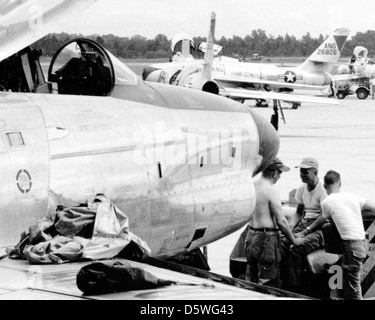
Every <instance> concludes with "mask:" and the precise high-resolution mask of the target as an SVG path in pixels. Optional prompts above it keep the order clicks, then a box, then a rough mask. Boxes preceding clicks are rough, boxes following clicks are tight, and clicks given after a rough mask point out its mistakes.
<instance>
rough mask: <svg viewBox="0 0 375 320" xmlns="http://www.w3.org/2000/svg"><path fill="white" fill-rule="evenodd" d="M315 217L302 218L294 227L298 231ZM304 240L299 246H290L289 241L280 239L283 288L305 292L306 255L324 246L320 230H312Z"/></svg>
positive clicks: (295, 231) (294, 230)
mask: <svg viewBox="0 0 375 320" xmlns="http://www.w3.org/2000/svg"><path fill="white" fill-rule="evenodd" d="M314 221H315V219H308V220H304V219H303V220H302V221H301V222H300V223H299V224H298V225H297V226H296V227H295V228H294V229H293V233H298V232H301V231H303V230H304V229H306V227H308V226H309V225H311V224H312V223H313V222H314ZM305 239H306V241H305V242H304V243H303V244H301V245H299V246H291V245H290V241H289V240H288V239H286V238H285V237H283V239H282V257H283V266H282V273H283V274H282V279H283V283H284V284H285V286H286V287H285V289H290V290H297V291H298V292H299V293H306V292H305V291H306V289H307V288H305V286H306V285H307V283H306V279H307V268H308V266H307V259H306V256H307V255H308V254H309V253H311V252H313V251H315V250H317V249H319V248H321V247H323V246H324V237H323V232H322V230H317V231H314V232H312V233H310V234H308V235H306V236H305Z"/></svg>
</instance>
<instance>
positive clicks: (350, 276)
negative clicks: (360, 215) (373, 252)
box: [341, 240, 366, 300]
mask: <svg viewBox="0 0 375 320" xmlns="http://www.w3.org/2000/svg"><path fill="white" fill-rule="evenodd" d="M342 249H343V256H342V263H341V267H342V271H343V290H344V298H345V299H346V300H361V299H362V290H361V269H362V264H363V260H364V259H365V258H366V240H343V241H342Z"/></svg>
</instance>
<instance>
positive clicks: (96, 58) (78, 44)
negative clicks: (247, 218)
mask: <svg viewBox="0 0 375 320" xmlns="http://www.w3.org/2000/svg"><path fill="white" fill-rule="evenodd" d="M41 54H42V52H41V51H40V50H36V49H33V50H32V49H31V48H30V47H27V48H25V49H23V50H21V51H19V52H17V53H15V54H13V55H12V56H10V57H8V58H7V59H4V60H3V61H0V91H11V92H34V93H58V94H70V95H93V96H107V95H109V94H110V93H111V92H112V90H113V88H114V86H115V85H136V84H137V83H138V80H139V78H138V76H137V75H136V74H135V73H134V72H133V71H131V70H130V69H129V68H128V67H127V66H126V65H125V64H123V63H122V62H121V61H120V60H119V59H117V58H116V57H115V56H113V55H112V54H111V53H110V52H108V51H107V50H106V49H104V48H103V47H102V46H101V45H99V44H98V43H96V42H95V41H92V40H89V39H83V38H78V39H74V40H71V41H69V42H68V43H66V44H64V45H63V46H62V47H61V48H60V49H59V50H57V52H56V54H55V55H54V57H53V58H52V60H51V64H50V66H49V69H48V81H46V80H45V75H44V70H43V69H42V67H41V64H40V61H39V57H40V56H41Z"/></svg>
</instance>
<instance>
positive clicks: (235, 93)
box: [220, 88, 340, 105]
mask: <svg viewBox="0 0 375 320" xmlns="http://www.w3.org/2000/svg"><path fill="white" fill-rule="evenodd" d="M220 94H221V95H223V96H226V97H229V98H237V99H271V100H281V101H287V102H309V103H317V104H331V105H339V104H340V103H339V102H338V101H337V100H335V99H333V98H325V97H316V96H308V95H296V94H289V93H278V92H272V91H270V92H268V91H260V90H246V89H232V88H228V89H222V90H220Z"/></svg>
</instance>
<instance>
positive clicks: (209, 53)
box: [203, 12, 216, 80]
mask: <svg viewBox="0 0 375 320" xmlns="http://www.w3.org/2000/svg"><path fill="white" fill-rule="evenodd" d="M215 27H216V13H215V12H211V18H210V27H209V32H208V37H207V49H206V52H205V55H204V60H205V64H204V69H203V73H204V76H205V77H206V78H207V79H210V80H211V79H212V63H213V60H214V56H215V54H214V44H215Z"/></svg>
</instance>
